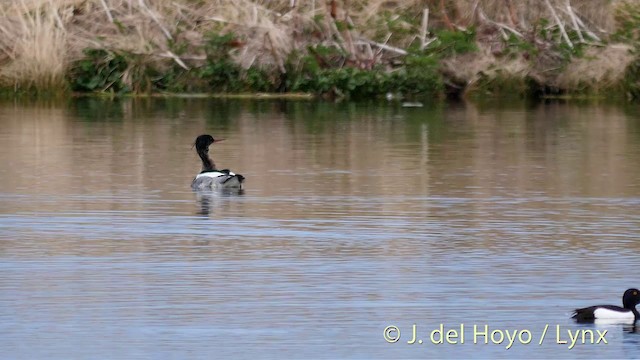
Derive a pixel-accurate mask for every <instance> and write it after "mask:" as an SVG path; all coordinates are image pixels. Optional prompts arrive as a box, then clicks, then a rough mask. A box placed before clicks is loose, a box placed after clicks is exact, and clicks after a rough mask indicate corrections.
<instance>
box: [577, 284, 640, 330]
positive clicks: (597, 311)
mask: <svg viewBox="0 0 640 360" xmlns="http://www.w3.org/2000/svg"><path fill="white" fill-rule="evenodd" d="M638 304H640V290H638V289H627V291H625V292H624V295H622V307H620V306H616V305H596V306H589V307H586V308H582V309H575V310H574V312H573V316H571V317H572V318H573V319H576V321H577V322H606V323H612V322H613V323H634V324H635V322H636V321H637V320H638V318H640V314H639V313H638V310H637V309H636V305H638Z"/></svg>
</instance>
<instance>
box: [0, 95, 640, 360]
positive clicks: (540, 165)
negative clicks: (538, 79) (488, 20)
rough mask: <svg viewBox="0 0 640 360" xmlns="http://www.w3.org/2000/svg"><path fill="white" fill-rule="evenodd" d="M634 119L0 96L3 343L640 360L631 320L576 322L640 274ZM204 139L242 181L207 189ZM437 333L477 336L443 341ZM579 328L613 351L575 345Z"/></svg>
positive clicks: (106, 350) (517, 111) (270, 353)
mask: <svg viewBox="0 0 640 360" xmlns="http://www.w3.org/2000/svg"><path fill="white" fill-rule="evenodd" d="M637 110H638V108H637V106H635V107H620V106H604V105H575V104H573V105H567V104H557V103H552V104H538V105H526V104H515V105H512V106H510V107H496V106H478V105H471V104H447V105H440V106H436V107H426V108H421V109H406V108H401V107H398V106H394V105H392V104H391V105H375V106H374V105H362V104H359V105H353V104H348V105H335V104H326V103H312V102H238V101H213V100H207V99H173V100H166V99H164V100H163V99H155V100H136V101H134V100H114V101H106V100H98V99H78V100H75V101H70V102H69V103H66V104H9V103H4V104H1V105H0V353H2V354H3V355H2V358H6V359H36V358H41V359H93V358H101V359H123V358H126V359H137V358H141V359H163V358H176V359H184V358H189V359H211V358H224V357H229V358H234V359H236V358H323V359H334V358H380V359H382V358H443V357H451V358H469V357H483V358H514V357H518V356H520V357H527V358H528V357H535V358H635V357H637V356H638V354H639V353H640V337H639V336H638V334H636V333H635V332H634V331H633V330H634V329H633V328H629V327H624V326H615V325H607V326H604V327H603V326H600V325H577V324H574V323H573V322H572V321H571V320H570V318H569V316H570V313H571V310H572V309H573V308H575V307H581V306H587V305H594V304H599V303H612V304H619V303H620V299H621V296H622V292H623V291H624V290H625V289H626V288H628V287H638V286H640V278H639V277H638V276H637V271H636V268H637V264H638V263H639V262H638V260H639V256H638V250H639V249H640V244H639V243H638V238H637V236H638V233H639V232H640V196H639V194H640V116H639V115H638V111H637ZM201 133H211V134H214V135H215V136H219V137H224V138H227V139H228V140H227V141H225V142H223V143H221V144H216V145H214V147H213V150H212V154H213V157H214V159H215V161H216V163H217V164H218V165H219V166H221V167H224V168H230V169H231V170H233V171H236V172H239V173H242V174H243V175H245V176H246V177H247V182H246V190H245V191H244V192H243V193H241V194H237V193H201V194H197V193H193V192H192V191H191V190H190V187H189V185H190V182H191V179H192V178H193V176H194V175H195V174H196V173H197V172H198V171H199V168H200V164H199V159H198V158H197V156H196V154H195V151H194V150H193V149H191V144H192V143H193V140H194V139H195V137H196V136H197V135H199V134H201ZM414 323H415V324H417V332H418V336H419V337H420V339H421V340H424V342H423V344H421V345H419V344H418V343H416V344H413V345H410V344H407V342H408V341H410V340H411V335H412V325H413V324H414ZM440 324H444V325H443V328H444V329H445V330H447V329H455V328H457V329H459V327H460V324H464V326H465V328H466V329H467V330H466V338H465V342H464V344H457V345H452V344H447V343H445V344H440V345H434V344H432V343H431V341H430V338H429V333H430V331H432V330H434V329H438V327H439V325H440ZM474 324H475V325H478V326H480V327H484V325H488V326H489V330H490V331H492V330H503V331H510V332H513V331H514V330H516V331H522V330H528V331H529V332H530V333H531V335H532V340H531V343H530V344H526V345H525V344H521V343H519V342H516V343H515V344H513V346H512V347H511V348H510V349H508V350H507V349H505V347H506V346H507V345H508V341H507V340H505V343H502V344H493V343H492V342H491V341H489V343H488V344H485V343H484V338H478V340H479V342H480V343H478V344H474V343H473V340H474V339H473V325H474ZM389 325H394V326H397V327H398V328H399V329H400V330H401V339H400V341H398V342H397V343H393V344H390V343H387V342H386V341H385V340H384V338H383V330H384V329H385V327H387V326H389ZM546 325H549V327H548V334H547V335H546V338H545V340H544V341H543V343H542V345H539V343H538V342H539V340H540V337H541V335H542V333H543V332H544V329H545V327H546ZM558 330H559V331H560V333H558ZM576 330H578V331H582V330H593V332H596V331H603V330H607V335H606V340H607V342H608V344H602V343H600V344H593V345H590V344H586V345H583V344H578V345H576V346H575V347H574V348H573V349H571V350H568V347H569V345H570V344H558V342H561V341H563V340H567V339H568V335H567V334H568V333H567V331H573V332H575V331H576ZM596 338H597V336H596Z"/></svg>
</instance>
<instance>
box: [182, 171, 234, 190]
mask: <svg viewBox="0 0 640 360" xmlns="http://www.w3.org/2000/svg"><path fill="white" fill-rule="evenodd" d="M243 180H244V177H243V176H242V175H237V174H235V173H233V172H231V171H229V170H221V171H218V170H214V171H207V172H202V173H200V174H198V175H196V177H195V179H193V182H192V183H191V188H192V189H194V190H210V189H242V182H243Z"/></svg>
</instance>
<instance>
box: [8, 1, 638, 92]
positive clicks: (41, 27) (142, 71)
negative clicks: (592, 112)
mask: <svg viewBox="0 0 640 360" xmlns="http://www.w3.org/2000/svg"><path fill="white" fill-rule="evenodd" d="M174 3H175V4H174ZM178 3H179V5H180V6H179V7H176V6H177V5H176V4H178ZM287 3H288V4H289V5H286V4H284V2H283V3H279V2H273V3H269V4H268V5H264V6H263V5H261V4H259V3H257V2H256V3H254V2H253V0H246V4H245V5H247V6H248V8H246V9H245V8H243V7H242V6H240V5H238V4H235V3H230V4H226V5H222V4H206V3H193V2H189V1H186V0H175V1H165V0H159V1H158V2H155V3H154V4H152V5H145V4H144V3H143V2H140V3H139V4H137V5H134V4H131V3H126V2H116V1H104V0H84V1H66V0H49V1H45V0H33V2H32V3H30V5H29V6H26V5H25V4H23V6H17V5H13V4H12V3H11V2H8V3H4V4H1V5H0V10H2V11H0V21H2V22H3V23H5V24H6V25H4V26H3V28H2V29H0V97H5V98H6V97H9V98H10V97H47V96H53V97H55V96H69V95H70V96H79V95H78V94H79V93H81V94H94V95H96V94H97V96H107V97H111V96H136V97H166V96H171V97H179V96H186V97H212V98H214V97H218V98H255V99H266V98H270V99H277V98H286V99H293V98H320V99H325V100H333V101H342V100H362V99H384V98H388V97H392V98H394V99H399V100H401V101H415V100H418V99H429V100H435V101H439V100H442V99H446V98H478V97H479V98H485V97H518V98H535V99H546V98H556V97H560V98H567V97H568V98H580V99H584V98H588V99H596V98H607V99H608V98H612V99H613V98H615V99H626V100H636V101H638V100H640V32H638V31H637V29H638V28H640V20H638V19H640V0H620V1H616V2H613V3H611V2H609V1H604V0H590V1H589V2H588V3H587V2H585V3H584V4H582V3H576V4H572V5H569V6H568V7H567V5H566V4H567V3H566V2H565V1H563V0H549V1H546V2H544V4H547V5H546V6H545V5H544V4H543V3H541V2H536V1H534V0H524V1H523V2H517V3H512V2H509V9H508V10H509V11H508V12H504V11H502V10H504V8H503V7H502V6H499V5H500V4H499V3H497V2H495V1H492V0H486V1H483V2H481V3H480V2H478V4H477V5H476V6H474V7H469V4H466V3H465V2H462V1H452V2H450V3H449V4H448V5H446V6H445V5H444V2H439V3H438V2H436V1H433V2H427V3H426V4H425V3H424V2H420V1H413V0H410V1H407V2H404V3H402V4H395V3H394V4H395V5H390V4H385V3H384V2H382V3H371V4H369V6H374V7H377V10H378V11H377V12H375V11H373V10H372V9H369V8H366V7H365V8H361V7H358V5H355V4H353V3H351V2H347V1H337V0H331V1H328V2H327V3H326V4H318V6H317V7H316V6H311V7H309V4H303V3H299V4H297V5H296V2H291V3H289V2H287ZM314 4H315V2H314ZM149 6H153V7H151V8H150V7H149ZM532 9H535V10H536V12H531V11H530V10H532ZM248 10H250V11H248ZM258 23H259V24H258Z"/></svg>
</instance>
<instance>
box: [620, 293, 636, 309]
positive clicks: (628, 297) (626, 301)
mask: <svg viewBox="0 0 640 360" xmlns="http://www.w3.org/2000/svg"><path fill="white" fill-rule="evenodd" d="M638 304H640V290H638V289H628V290H627V291H625V292H624V295H622V305H623V306H624V307H625V308H627V309H629V308H634V307H635V306H636V305H638Z"/></svg>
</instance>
